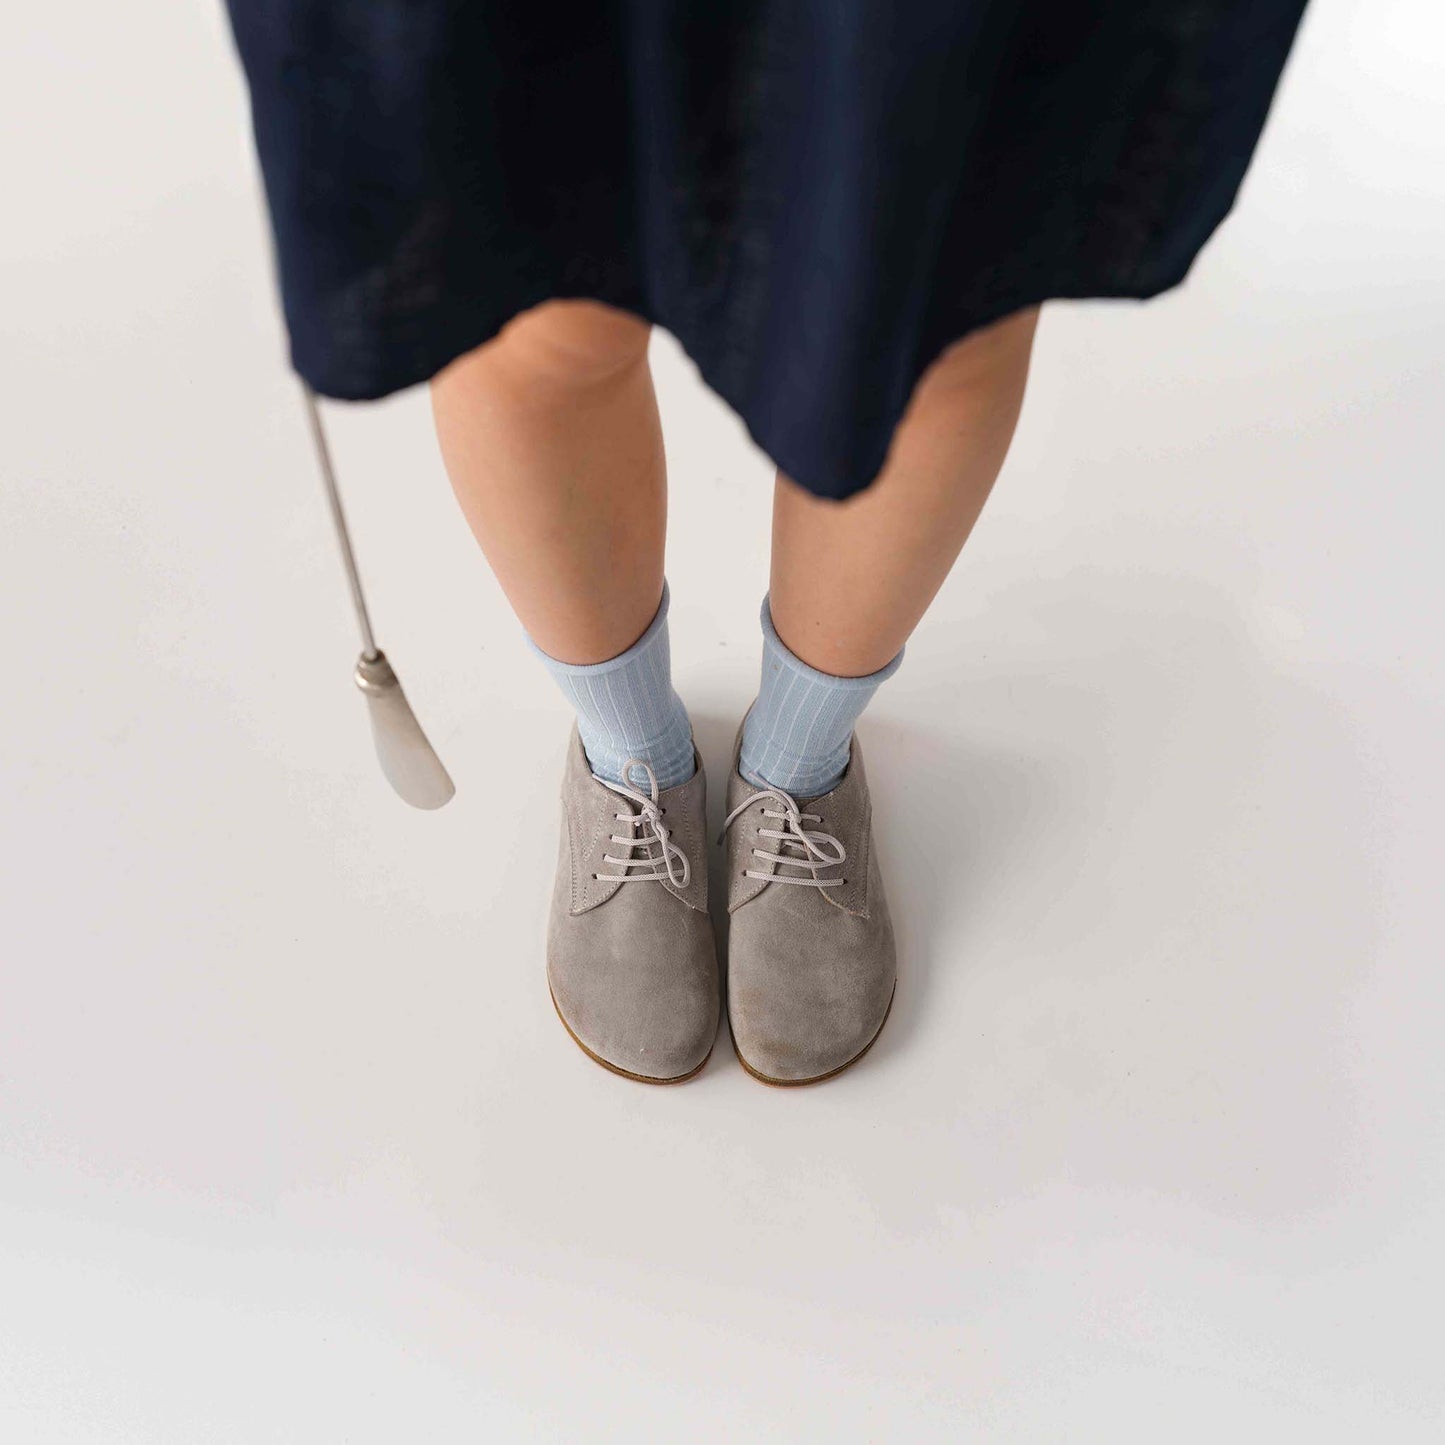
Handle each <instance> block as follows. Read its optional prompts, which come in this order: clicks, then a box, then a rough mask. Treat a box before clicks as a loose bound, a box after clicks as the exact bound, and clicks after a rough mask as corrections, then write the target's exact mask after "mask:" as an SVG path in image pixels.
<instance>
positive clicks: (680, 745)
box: [528, 582, 693, 790]
mask: <svg viewBox="0 0 1445 1445" xmlns="http://www.w3.org/2000/svg"><path fill="white" fill-rule="evenodd" d="M667 605H668V590H667V583H666V582H664V583H663V584H662V602H661V603H660V604H659V606H658V609H657V616H656V617H654V618H653V619H652V622H651V624H650V625H649V626H648V629H647V631H646V632H644V633H643V634H642V636H641V637H639V638H638V639H637V641H636V642H634V643H633V644H632V646H631V647H629V648H628V649H627V651H626V652H624V653H621V654H619V655H618V656H617V657H614V658H611V659H610V660H609V661H607V662H594V663H591V664H590V665H586V666H574V665H573V664H571V663H567V662H558V661H557V659H556V658H555V657H549V656H548V655H547V654H546V653H545V652H543V651H542V649H541V648H540V647H538V646H537V644H536V643H535V642H533V643H532V650H533V651H534V652H535V653H536V654H537V655H538V656H539V657H540V658H541V659H542V662H543V663H544V664H545V666H546V668H547V671H548V672H550V673H551V674H552V676H553V677H554V678H555V679H556V681H557V685H558V687H560V688H561V689H562V691H563V693H565V694H566V696H567V700H568V701H569V702H570V703H571V704H572V706H573V707H575V708H576V709H577V730H578V732H579V733H581V735H582V746H583V748H584V749H586V752H587V761H588V763H589V764H591V767H592V771H593V772H594V773H596V775H597V776H598V777H599V778H606V779H607V781H608V782H609V783H623V782H626V783H627V784H628V786H629V787H636V786H637V785H638V780H637V776H636V774H635V773H634V775H633V777H632V778H631V779H625V778H624V777H623V776H622V769H623V767H624V766H625V765H626V763H627V760H628V759H629V758H640V759H641V760H642V761H643V762H644V763H648V764H650V765H651V767H652V770H653V772H655V773H656V774H657V786H658V789H659V790H661V789H664V788H675V787H677V786H678V784H679V783H685V782H686V781H687V780H688V779H689V778H690V777H692V774H693V751H692V725H691V724H690V723H689V722H688V720H687V709H686V708H684V707H683V705H682V699H681V698H680V697H678V695H677V693H676V692H675V691H673V686H672V650H671V648H670V647H669V645H668V640H667ZM528 641H531V639H530V638H529V639H528Z"/></svg>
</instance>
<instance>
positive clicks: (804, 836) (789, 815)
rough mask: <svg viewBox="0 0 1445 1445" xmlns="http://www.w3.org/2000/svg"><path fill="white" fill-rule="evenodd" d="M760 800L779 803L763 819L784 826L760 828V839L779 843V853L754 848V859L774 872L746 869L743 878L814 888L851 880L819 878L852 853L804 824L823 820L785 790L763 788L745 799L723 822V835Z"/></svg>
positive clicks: (841, 884)
mask: <svg viewBox="0 0 1445 1445" xmlns="http://www.w3.org/2000/svg"><path fill="white" fill-rule="evenodd" d="M759 798H772V799H773V800H774V802H776V803H777V804H778V807H777V808H764V809H763V817H764V818H771V819H773V820H775V821H777V822H779V823H781V824H782V825H783V826H782V827H781V828H759V829H758V837H759V838H760V839H762V838H766V839H768V840H770V841H771V842H775V843H776V844H777V849H778V851H777V852H776V853H770V852H768V851H767V850H766V849H765V848H754V849H753V857H754V858H760V859H762V860H763V861H764V862H766V863H768V864H771V865H773V871H770V872H764V871H763V870H762V869H760V868H744V869H743V876H744V877H747V878H761V879H765V880H766V881H768V882H770V883H802V884H805V885H807V886H808V887H810V888H841V887H842V886H843V884H844V883H845V882H846V881H847V880H846V879H843V878H819V877H818V870H819V869H820V868H831V867H832V866H833V865H834V864H836V863H843V862H845V861H846V860H847V857H848V850H847V849H846V848H845V847H844V846H843V844H842V842H841V841H840V840H839V839H837V838H835V837H834V836H833V835H832V834H831V833H824V832H821V831H819V830H818V829H815V828H805V827H804V826H803V824H804V823H821V822H822V821H823V820H822V818H821V817H820V816H819V815H818V814H817V813H805V812H803V811H802V810H801V809H800V808H799V807H798V804H797V803H796V802H795V801H794V799H793V797H792V795H791V794H789V793H786V792H784V791H783V789H782V788H762V789H760V790H759V791H758V792H756V793H753V794H752V795H751V796H749V797H747V798H744V799H743V801H742V802H741V803H739V804H738V805H737V807H736V808H734V809H733V810H732V812H731V813H729V814H728V815H727V817H726V818H725V819H724V820H723V826H722V830H723V833H724V834H726V832H727V830H728V829H729V828H731V827H732V825H733V823H734V821H735V820H736V819H738V818H739V817H741V816H742V814H743V813H744V812H745V811H746V810H747V809H748V808H751V807H752V805H753V804H754V803H756V802H757V801H758V799H759ZM785 850H787V851H785ZM785 867H787V868H797V869H801V870H806V872H798V873H784V872H783V871H782V869H783V868H785Z"/></svg>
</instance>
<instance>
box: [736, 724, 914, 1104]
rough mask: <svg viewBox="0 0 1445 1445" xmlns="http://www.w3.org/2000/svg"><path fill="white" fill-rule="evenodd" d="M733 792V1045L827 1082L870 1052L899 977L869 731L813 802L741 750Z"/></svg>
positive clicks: (754, 1071)
mask: <svg viewBox="0 0 1445 1445" xmlns="http://www.w3.org/2000/svg"><path fill="white" fill-rule="evenodd" d="M739 742H741V733H740V734H739ZM727 802H728V818H727V822H726V823H725V824H724V829H725V831H726V833H727V841H728V913H729V914H730V915H731V931H730V934H729V939H728V1018H729V1020H730V1021H731V1024H732V1033H733V1047H734V1048H735V1049H736V1050H737V1055H738V1060H739V1062H740V1063H741V1064H742V1066H743V1068H745V1069H746V1070H747V1071H748V1073H750V1074H751V1075H753V1077H754V1078H756V1079H761V1080H762V1081H763V1083H765V1084H813V1083H817V1082H818V1081H819V1080H821V1079H827V1078H830V1077H831V1076H832V1075H834V1074H836V1073H839V1072H840V1071H841V1070H843V1069H846V1068H847V1067H848V1065H849V1064H851V1063H854V1062H856V1061H857V1060H858V1059H860V1058H861V1057H862V1056H863V1055H864V1054H865V1053H867V1051H868V1049H869V1047H870V1046H871V1045H872V1043H873V1041H874V1039H876V1038H877V1037H878V1034H879V1032H880V1031H881V1030H882V1028H883V1023H884V1020H885V1019H886V1018H887V1017H888V1010H889V1008H890V1007H891V1006H892V1003H893V987H894V982H895V979H896V977H897V970H896V956H895V951H894V945H893V924H892V921H891V920H890V918H889V916H888V902H887V900H886V899H885V898H884V896H883V879H882V877H881V876H880V874H879V872H878V861H877V859H876V858H875V857H874V853H873V836H872V817H873V815H872V808H871V806H870V804H869V800H868V780H867V778H866V776H865V775H864V772H863V754H862V752H861V751H860V750H859V747H858V739H857V737H856V736H855V737H854V738H853V744H852V755H851V758H850V761H849V763H848V771H847V772H846V773H845V774H844V775H843V780H842V781H841V782H840V783H839V784H838V786H837V787H836V788H834V789H833V791H832V792H831V793H825V794H824V795H823V796H822V797H821V798H815V799H812V800H810V801H805V802H803V803H799V802H797V801H796V800H795V799H793V798H792V797H790V796H789V795H788V794H787V793H785V792H784V791H782V790H781V789H779V788H764V789H758V788H755V787H753V785H752V784H751V783H749V782H748V781H747V780H746V779H745V778H743V777H742V775H741V774H740V773H739V772H738V770H737V754H736V752H734V754H733V770H732V777H731V778H730V779H729V781H728V799H727Z"/></svg>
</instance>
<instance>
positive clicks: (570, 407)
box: [432, 301, 693, 788]
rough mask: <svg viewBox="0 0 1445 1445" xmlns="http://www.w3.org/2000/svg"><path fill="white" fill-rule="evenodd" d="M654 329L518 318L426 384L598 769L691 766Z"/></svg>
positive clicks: (460, 486) (440, 427) (685, 771)
mask: <svg viewBox="0 0 1445 1445" xmlns="http://www.w3.org/2000/svg"><path fill="white" fill-rule="evenodd" d="M649 334H650V328H649V327H648V326H647V325H646V324H645V323H644V322H642V321H639V320H638V319H637V318H635V317H633V316H629V315H627V314H625V313H623V312H620V311H616V310H613V309H612V308H610V307H607V306H603V305H600V304H598V303H596V302H590V301H565V302H549V303H548V304H546V305H544V306H540V307H538V308H537V309H535V310H533V311H530V312H528V313H527V314H526V315H524V316H521V317H519V318H517V320H515V321H513V322H512V323H511V325H509V326H508V327H507V328H506V329H505V330H504V331H503V332H502V333H501V335H500V336H498V337H497V338H496V339H495V340H494V341H492V342H490V343H489V344H487V345H486V346H483V347H480V348H479V349H478V350H476V351H473V352H471V353H470V354H468V355H467V356H464V357H462V358H461V359H460V360H458V361H456V362H454V363H453V364H452V365H451V366H449V367H447V369H446V370H445V371H443V372H442V373H441V375H440V376H438V377H437V378H436V380H435V381H434V382H433V383H432V403H433V411H434V413H435V417H436V427H437V437H438V439H439V441H440V443H441V449H442V457H443V460H444V461H445V463H446V468H447V473H448V475H449V476H450V478H451V482H452V486H453V488H454V490H455V491H456V494H457V499H458V500H459V501H460V503H461V505H462V510H463V511H464V512H465V513H466V517H467V521H468V522H469V523H470V525H471V528H472V531H473V532H474V533H475V535H476V538H477V541H478V542H479V543H480V544H481V548H482V551H483V552H484V553H485V554H486V557H487V560H488V562H490V563H491V566H492V570H493V572H495V573H496V576H497V580H498V582H499V583H500V584H501V586H502V590H503V591H504V592H505V593H506V595H507V600H508V601H509V602H510V603H511V605H512V609H513V611H515V612H516V614H517V617H518V618H519V620H520V621H521V623H522V626H523V628H524V629H525V630H526V632H527V635H528V636H529V637H530V638H531V640H532V642H533V643H534V644H535V646H536V648H537V649H538V651H539V652H541V653H542V655H543V658H544V660H545V661H546V663H547V666H548V670H549V671H550V672H551V673H552V675H553V677H554V678H556V680H557V682H558V684H559V685H560V686H561V688H562V690H563V692H564V693H565V694H566V695H567V697H568V698H569V700H570V701H571V702H572V703H573V705H574V706H575V707H576V708H577V711H578V720H579V729H580V731H581V734H582V741H583V745H584V747H585V749H586V753H587V757H588V761H589V763H590V764H591V766H592V768H593V771H594V772H596V773H597V774H598V775H599V776H602V777H607V778H609V779H610V780H611V781H613V782H620V781H622V780H623V779H622V769H623V764H624V763H625V762H626V760H627V759H628V758H629V757H638V758H641V759H642V760H643V761H644V762H647V763H648V764H649V765H651V766H652V767H653V768H654V770H655V771H656V773H657V774H658V778H659V783H660V786H662V787H664V788H666V787H671V786H675V785H676V784H678V783H680V782H682V781H685V779H686V778H687V777H688V776H690V775H691V773H692V770H693V767H692V763H693V754H692V738H691V731H690V728H689V726H688V722H687V715H686V713H685V712H684V711H683V708H682V704H681V702H680V701H679V700H678V697H677V694H676V693H675V692H674V691H673V689H672V682H671V677H670V659H669V656H668V643H667V628H666V620H667V619H666V611H667V609H666V605H665V604H666V592H665V589H664V586H663V543H664V535H665V532H666V525H667V481H666V471H665V466H664V461H663V449H662V430H661V427H660V425H659V422H658V415H657V398H656V396H655V395H654V393H653V389H652V373H651V371H650V369H649V367H648V362H647V343H648V337H649Z"/></svg>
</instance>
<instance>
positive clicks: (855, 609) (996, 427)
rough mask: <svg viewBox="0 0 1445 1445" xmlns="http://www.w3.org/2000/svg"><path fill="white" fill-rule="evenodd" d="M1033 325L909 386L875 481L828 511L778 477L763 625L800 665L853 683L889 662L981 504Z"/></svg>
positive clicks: (973, 342) (1030, 320) (997, 331)
mask: <svg viewBox="0 0 1445 1445" xmlns="http://www.w3.org/2000/svg"><path fill="white" fill-rule="evenodd" d="M1037 320H1038V311H1037V310H1036V309H1031V310H1029V311H1025V312H1020V313H1018V314H1017V315H1014V316H1011V317H1009V318H1008V319H1007V320H1005V321H1001V322H999V323H998V324H997V325H994V326H990V327H988V328H987V329H986V330H984V331H980V332H976V333H974V334H973V335H972V336H970V337H968V338H966V339H965V340H963V341H962V342H960V343H959V344H958V345H956V346H954V347H953V348H952V349H951V350H949V351H947V352H945V353H944V355H943V356H942V357H940V358H939V360H938V362H937V363H936V364H935V365H934V366H933V367H932V368H931V369H930V370H929V372H928V373H927V375H925V377H924V378H923V380H922V381H921V382H920V383H919V386H918V389H917V391H916V392H915V394H914V397H913V400H912V403H911V404H910V406H909V408H908V413H907V415H906V416H905V417H904V419H903V422H902V425H901V426H900V427H899V429H898V433H897V436H896V437H895V439H894V443H893V447H892V450H891V451H890V453H889V457H888V462H887V465H886V466H885V467H884V469H883V471H882V473H881V474H880V476H879V477H878V480H877V481H876V482H875V483H874V484H873V485H872V486H871V487H870V488H869V489H868V490H867V491H866V492H863V493H861V494H860V495H858V496H856V497H853V498H850V499H849V500H848V501H846V502H842V503H838V502H828V501H823V500H821V499H820V498H818V497H815V496H813V495H812V494H811V493H809V492H805V491H804V490H803V489H802V488H801V487H798V486H795V485H794V484H793V483H792V482H791V481H789V480H788V479H787V478H786V477H783V476H779V478H778V482H777V487H776V490H775V491H774V494H773V563H772V579H771V590H770V592H769V597H770V599H771V605H772V612H773V625H774V626H775V627H776V628H777V629H778V633H779V635H780V636H781V637H782V638H783V640H784V641H785V642H786V643H787V645H788V646H789V647H790V648H791V649H792V651H793V652H794V653H795V654H796V655H797V656H798V657H800V658H802V659H803V661H805V662H807V663H808V664H810V665H811V666H813V667H815V668H818V669H819V670H820V671H822V672H827V673H834V674H837V675H840V676H843V677H857V676H862V675H864V674H866V673H870V672H876V671H877V670H878V669H879V668H881V667H882V666H884V664H885V663H887V662H888V661H889V660H890V659H891V658H892V657H894V656H895V655H896V654H897V653H898V651H899V649H900V648H902V646H903V644H904V643H905V642H906V641H907V640H908V636H909V634H910V633H911V632H912V631H913V629H914V628H915V627H916V626H917V625H918V621H919V619H920V618H921V617H922V616H923V614H924V612H925V611H926V610H927V608H928V604H929V603H930V602H932V601H933V598H934V594H935V593H937V591H938V589H939V587H941V586H942V585H943V579H944V578H945V577H947V576H948V573H949V569H950V568H951V567H952V566H953V564H954V561H955V559H956V558H957V557H958V554H959V552H960V551H961V550H962V549H963V544H964V542H966V541H967V540H968V534H969V533H970V532H971V531H972V530H973V525H974V523H975V522H976V521H977V520H978V517H979V513H980V512H981V511H982V510H983V504H984V502H985V501H987V499H988V494H989V491H990V489H991V488H992V487H993V483H994V479H995V478H996V477H997V476H998V473H999V469H1000V467H1002V465H1003V460H1004V456H1005V454H1006V453H1007V452H1008V448H1009V443H1010V441H1012V439H1013V432H1014V425H1015V423H1016V422H1017V421H1018V415H1019V408H1020V407H1021V405H1022V404H1023V396H1024V382H1025V380H1026V378H1027V376H1028V368H1029V354H1030V351H1031V349H1032V346H1033V337H1034V327H1035V325H1036V323H1037Z"/></svg>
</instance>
